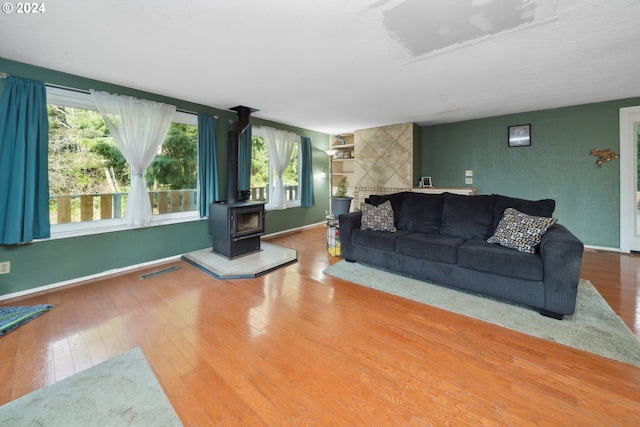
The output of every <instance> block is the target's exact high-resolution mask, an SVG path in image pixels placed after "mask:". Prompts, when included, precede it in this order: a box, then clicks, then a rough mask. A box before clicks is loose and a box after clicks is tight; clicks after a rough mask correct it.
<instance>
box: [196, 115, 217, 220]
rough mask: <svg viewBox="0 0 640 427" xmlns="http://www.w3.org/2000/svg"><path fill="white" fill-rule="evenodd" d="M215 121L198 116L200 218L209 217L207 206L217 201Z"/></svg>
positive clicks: (205, 116) (207, 116)
mask: <svg viewBox="0 0 640 427" xmlns="http://www.w3.org/2000/svg"><path fill="white" fill-rule="evenodd" d="M216 151H217V150H216V121H215V119H214V118H213V117H212V116H209V115H207V114H198V187H199V188H200V195H199V205H200V218H204V217H208V216H209V204H210V203H213V202H215V201H217V200H218V199H219V193H218V191H219V190H218V157H217V154H216Z"/></svg>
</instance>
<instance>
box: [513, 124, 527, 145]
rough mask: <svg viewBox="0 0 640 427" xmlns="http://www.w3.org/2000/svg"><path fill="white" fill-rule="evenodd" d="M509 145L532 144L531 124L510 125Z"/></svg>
mask: <svg viewBox="0 0 640 427" xmlns="http://www.w3.org/2000/svg"><path fill="white" fill-rule="evenodd" d="M508 144H509V147H526V146H529V145H531V125H517V126H509V140H508Z"/></svg>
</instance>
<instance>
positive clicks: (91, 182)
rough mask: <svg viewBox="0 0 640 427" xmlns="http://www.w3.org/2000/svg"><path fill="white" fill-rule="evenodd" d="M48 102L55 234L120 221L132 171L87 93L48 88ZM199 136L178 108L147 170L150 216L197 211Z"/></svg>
mask: <svg viewBox="0 0 640 427" xmlns="http://www.w3.org/2000/svg"><path fill="white" fill-rule="evenodd" d="M47 101H48V108H47V109H48V114H49V217H50V221H51V224H52V231H53V233H54V234H55V233H56V232H58V231H72V230H81V229H82V230H86V229H91V228H96V227H103V226H107V225H119V224H120V220H119V218H122V216H123V215H124V209H125V207H126V202H127V192H128V190H129V184H130V170H129V166H128V164H127V163H126V161H125V160H124V157H123V156H122V154H121V153H120V151H119V150H118V148H117V147H116V145H115V141H114V140H113V138H111V136H110V135H109V131H108V129H107V126H106V124H105V122H104V120H103V119H102V116H101V115H100V113H99V112H98V111H97V109H96V107H95V104H94V103H93V100H92V99H91V96H90V95H89V94H87V93H82V92H74V91H72V90H65V89H59V88H47ZM197 137H198V127H197V116H196V115H195V114H188V113H181V112H176V113H175V115H174V122H173V123H172V124H171V125H170V127H169V130H168V132H167V136H166V138H165V141H164V143H163V145H162V147H161V148H160V150H159V152H158V154H157V155H156V157H155V159H154V160H153V162H152V163H151V165H150V166H149V168H148V169H147V172H146V174H145V179H146V181H147V188H148V190H149V196H150V198H151V203H152V210H153V214H154V218H156V219H160V218H162V219H177V218H180V217H185V216H186V217H189V219H191V217H193V216H194V215H193V214H195V213H196V211H197V210H198V205H197V204H198V194H197V153H198V143H197Z"/></svg>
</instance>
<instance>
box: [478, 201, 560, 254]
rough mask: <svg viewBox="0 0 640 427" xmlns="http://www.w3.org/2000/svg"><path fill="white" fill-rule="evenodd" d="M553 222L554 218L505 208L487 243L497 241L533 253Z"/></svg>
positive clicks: (507, 246)
mask: <svg viewBox="0 0 640 427" xmlns="http://www.w3.org/2000/svg"><path fill="white" fill-rule="evenodd" d="M555 223H556V220H555V218H547V217H543V216H533V215H527V214H524V213H522V212H520V211H518V210H516V209H513V208H507V209H506V210H505V211H504V216H503V217H502V219H501V220H500V223H499V224H498V227H497V228H496V231H495V233H493V236H491V237H490V238H489V239H487V243H499V244H500V245H502V246H504V247H506V248H511V249H515V250H518V251H520V252H525V253H528V254H533V253H535V251H536V247H537V246H538V245H539V244H540V240H541V239H542V235H543V234H544V233H546V231H547V229H548V228H549V227H551V226H552V225H553V224H555Z"/></svg>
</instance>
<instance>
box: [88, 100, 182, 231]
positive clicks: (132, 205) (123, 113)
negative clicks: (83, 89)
mask: <svg viewBox="0 0 640 427" xmlns="http://www.w3.org/2000/svg"><path fill="white" fill-rule="evenodd" d="M90 92H91V96H92V97H93V100H94V101H95V103H96V106H97V107H98V111H100V114H102V117H103V118H104V121H105V123H106V124H107V128H109V132H111V136H113V139H114V140H115V141H116V145H117V146H118V149H119V150H120V152H121V153H122V155H123V156H124V158H125V159H126V160H127V162H128V163H129V166H130V167H131V186H130V188H129V195H128V197H127V207H126V209H125V213H124V218H123V220H124V223H125V224H126V225H129V226H137V227H138V226H145V225H148V224H149V222H150V221H151V215H152V211H151V203H150V201H149V194H148V193H147V183H146V181H145V179H144V172H145V170H146V169H147V167H149V165H150V164H151V161H152V160H153V158H154V157H155V155H156V154H157V152H158V149H159V148H160V146H162V142H163V141H164V138H165V136H166V135H167V130H168V129H169V125H170V124H171V121H172V119H173V113H174V112H175V111H176V107H175V106H174V105H167V104H161V103H158V102H152V101H145V100H140V99H136V98H132V97H128V96H119V95H112V94H110V93H106V92H96V91H94V90H91V91H90Z"/></svg>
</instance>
